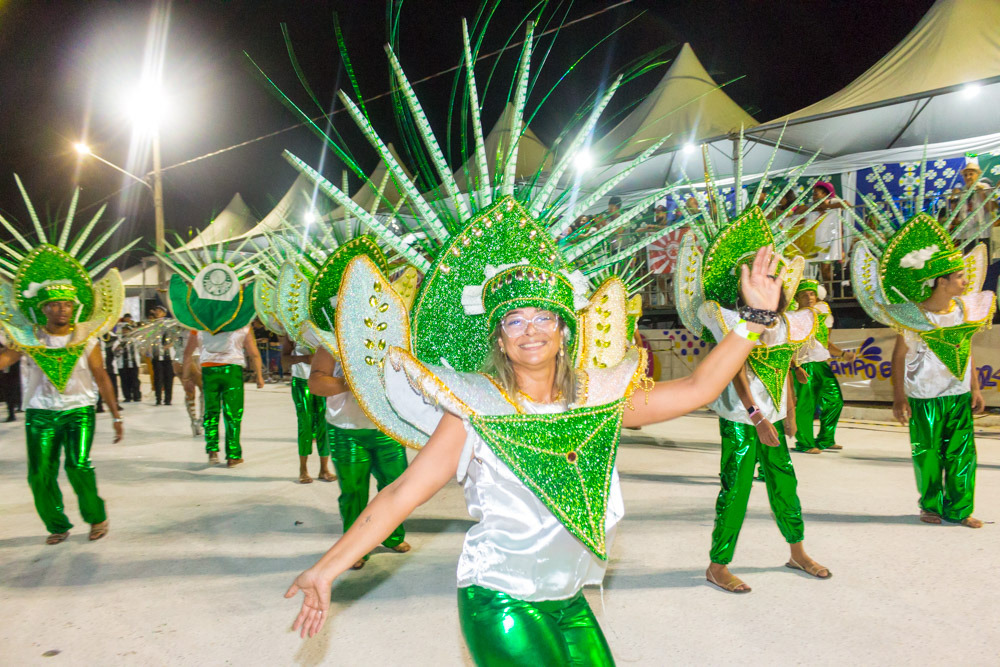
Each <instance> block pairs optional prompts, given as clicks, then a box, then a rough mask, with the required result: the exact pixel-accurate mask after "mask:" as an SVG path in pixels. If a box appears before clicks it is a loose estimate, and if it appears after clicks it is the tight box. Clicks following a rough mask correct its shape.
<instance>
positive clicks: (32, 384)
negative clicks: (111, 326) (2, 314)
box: [21, 329, 97, 410]
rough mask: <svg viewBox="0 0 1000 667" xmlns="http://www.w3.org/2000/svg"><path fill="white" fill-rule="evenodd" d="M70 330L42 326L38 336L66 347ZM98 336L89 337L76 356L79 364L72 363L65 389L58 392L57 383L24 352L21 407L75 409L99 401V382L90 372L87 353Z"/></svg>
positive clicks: (95, 343) (48, 342) (48, 343)
mask: <svg viewBox="0 0 1000 667" xmlns="http://www.w3.org/2000/svg"><path fill="white" fill-rule="evenodd" d="M69 339H70V336H69V334H67V335H65V336H53V335H51V334H48V333H46V332H45V330H44V329H43V330H41V331H40V332H39V334H38V340H39V341H41V342H42V343H44V344H45V346H46V347H66V344H67V343H68V342H69ZM95 345H97V340H95V339H93V338H92V339H90V340H89V341H88V342H87V345H86V347H85V348H84V352H83V354H82V355H80V358H79V359H77V362H76V366H74V367H73V374H72V375H70V377H69V382H67V383H66V389H65V390H64V391H63V392H62V393H59V390H58V389H56V386H55V385H54V384H52V381H51V380H49V378H48V376H46V375H45V373H43V372H42V369H41V368H39V367H38V364H36V363H35V362H34V360H33V359H32V358H31V357H29V356H28V355H24V356H23V357H22V358H21V360H22V361H23V362H24V363H23V364H21V392H22V393H21V396H22V399H21V400H22V402H23V405H22V407H23V408H24V409H25V410H73V409H75V408H85V407H87V406H88V405H97V383H96V382H94V375H93V373H91V372H90V366H89V364H88V363H87V357H89V356H90V353H91V351H92V350H93V349H94V346H95Z"/></svg>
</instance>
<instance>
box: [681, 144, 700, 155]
mask: <svg viewBox="0 0 1000 667" xmlns="http://www.w3.org/2000/svg"><path fill="white" fill-rule="evenodd" d="M696 149H697V146H695V145H694V144H692V143H690V142H688V143H686V144H684V149H683V150H684V154H685V155H690V154H691V153H694V152H695V150H696Z"/></svg>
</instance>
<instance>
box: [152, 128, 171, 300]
mask: <svg viewBox="0 0 1000 667" xmlns="http://www.w3.org/2000/svg"><path fill="white" fill-rule="evenodd" d="M151 175H152V177H153V214H154V216H155V219H156V286H157V289H158V290H164V289H166V282H167V271H166V266H165V265H164V264H163V259H162V255H163V251H164V248H165V243H164V238H163V227H164V222H163V217H164V216H163V175H162V173H161V170H160V131H159V130H158V129H157V130H154V131H153V172H152V174H151Z"/></svg>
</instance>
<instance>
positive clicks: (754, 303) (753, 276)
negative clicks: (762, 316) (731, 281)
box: [740, 245, 785, 310]
mask: <svg viewBox="0 0 1000 667" xmlns="http://www.w3.org/2000/svg"><path fill="white" fill-rule="evenodd" d="M784 276H785V270H784V269H782V270H781V273H778V254H777V253H775V252H774V246H770V245H768V246H764V247H763V248H761V249H760V250H758V251H757V256H756V257H754V258H753V266H747V265H746V264H742V265H741V266H740V286H741V290H740V291H741V292H742V294H743V300H744V301H746V304H747V305H748V306H750V307H751V308H756V309H758V310H777V309H778V303H779V301H780V299H781V289H782V287H783V286H784V283H783V282H782V279H783V278H784Z"/></svg>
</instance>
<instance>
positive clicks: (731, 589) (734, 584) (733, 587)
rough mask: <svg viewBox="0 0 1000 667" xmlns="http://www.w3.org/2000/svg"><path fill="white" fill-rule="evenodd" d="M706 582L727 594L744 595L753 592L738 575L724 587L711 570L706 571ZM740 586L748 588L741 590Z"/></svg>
mask: <svg viewBox="0 0 1000 667" xmlns="http://www.w3.org/2000/svg"><path fill="white" fill-rule="evenodd" d="M705 581H707V582H708V583H710V584H712V585H713V586H718V587H719V588H721V589H722V590H724V591H725V592H727V593H737V594H742V593H749V592H750V591H751V590H753V589H752V588H750V587H749V586H747V585H746V582H744V581H743V580H742V579H740V578H739V577H737V576H736V575H733V578H732V579H730V580H729V581H727V582H726V583H725V585H723V584H721V583H719V582H718V581H717V580H716V579H715V577H713V576H712V570H711V569H708V570H705ZM740 586H746V588H740Z"/></svg>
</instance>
